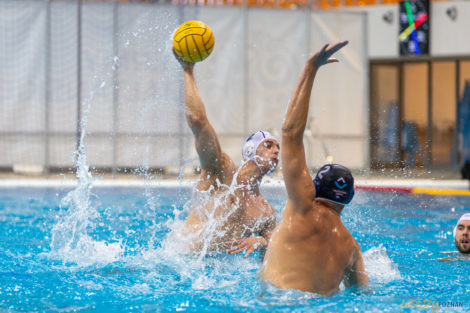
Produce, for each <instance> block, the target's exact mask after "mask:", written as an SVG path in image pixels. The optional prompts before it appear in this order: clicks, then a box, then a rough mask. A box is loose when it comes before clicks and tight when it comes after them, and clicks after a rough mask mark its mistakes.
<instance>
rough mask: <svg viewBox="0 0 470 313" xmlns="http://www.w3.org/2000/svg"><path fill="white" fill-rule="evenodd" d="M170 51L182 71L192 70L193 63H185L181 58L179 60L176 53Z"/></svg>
mask: <svg viewBox="0 0 470 313" xmlns="http://www.w3.org/2000/svg"><path fill="white" fill-rule="evenodd" d="M172 51H173V55H174V56H175V58H176V60H177V61H178V62H179V64H181V67H182V68H183V70H185V71H188V70H192V69H193V68H194V63H191V62H186V61H185V60H183V58H181V57H180V56H179V55H178V54H177V53H176V51H175V49H172Z"/></svg>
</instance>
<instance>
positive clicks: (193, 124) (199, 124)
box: [186, 114, 207, 129]
mask: <svg viewBox="0 0 470 313" xmlns="http://www.w3.org/2000/svg"><path fill="white" fill-rule="evenodd" d="M186 119H187V120H188V125H189V127H190V128H191V129H201V128H203V127H204V125H205V123H206V122H207V119H206V117H205V116H201V115H199V114H186Z"/></svg>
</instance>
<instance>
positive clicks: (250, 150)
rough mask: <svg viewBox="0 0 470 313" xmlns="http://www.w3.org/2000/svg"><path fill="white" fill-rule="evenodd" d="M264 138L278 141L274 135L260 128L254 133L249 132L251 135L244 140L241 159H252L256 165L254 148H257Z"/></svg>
mask: <svg viewBox="0 0 470 313" xmlns="http://www.w3.org/2000/svg"><path fill="white" fill-rule="evenodd" d="M266 139H274V140H276V141H277V142H279V140H277V138H276V137H274V136H273V135H272V134H271V133H269V132H267V131H262V130H260V131H258V132H256V133H254V134H251V136H250V137H248V138H247V139H246V140H245V144H244V145H243V149H242V156H243V161H249V160H253V161H255V163H256V165H258V162H257V161H256V150H258V146H259V145H260V144H261V143H262V142H263V141H265V140H266ZM258 167H259V165H258Z"/></svg>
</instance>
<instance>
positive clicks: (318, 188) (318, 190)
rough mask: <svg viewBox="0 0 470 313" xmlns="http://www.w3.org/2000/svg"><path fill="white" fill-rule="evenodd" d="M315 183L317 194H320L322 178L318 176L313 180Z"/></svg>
mask: <svg viewBox="0 0 470 313" xmlns="http://www.w3.org/2000/svg"><path fill="white" fill-rule="evenodd" d="M313 184H314V185H315V195H318V194H319V193H320V179H318V176H316V177H315V179H314V180H313Z"/></svg>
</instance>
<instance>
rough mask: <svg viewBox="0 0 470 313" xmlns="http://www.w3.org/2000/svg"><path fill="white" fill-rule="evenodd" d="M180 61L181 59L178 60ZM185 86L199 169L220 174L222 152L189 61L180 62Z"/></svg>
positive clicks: (188, 117) (187, 113) (187, 115)
mask: <svg viewBox="0 0 470 313" xmlns="http://www.w3.org/2000/svg"><path fill="white" fill-rule="evenodd" d="M180 62H181V63H182V61H181V60H180ZM182 65H183V77H184V84H185V87H186V93H185V101H186V119H187V121H188V125H189V127H190V128H191V131H192V132H193V134H194V138H195V141H196V151H197V153H198V155H199V160H200V162H201V169H203V170H206V171H208V172H211V173H214V174H220V172H221V170H222V167H223V153H222V149H221V147H220V144H219V140H218V138H217V134H216V133H215V131H214V128H213V127H212V125H211V124H210V123H209V120H208V119H207V116H206V110H205V108H204V104H203V102H202V99H201V97H200V95H199V91H198V89H197V86H196V81H195V79H194V72H193V68H194V65H193V64H191V63H182Z"/></svg>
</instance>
